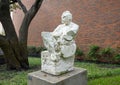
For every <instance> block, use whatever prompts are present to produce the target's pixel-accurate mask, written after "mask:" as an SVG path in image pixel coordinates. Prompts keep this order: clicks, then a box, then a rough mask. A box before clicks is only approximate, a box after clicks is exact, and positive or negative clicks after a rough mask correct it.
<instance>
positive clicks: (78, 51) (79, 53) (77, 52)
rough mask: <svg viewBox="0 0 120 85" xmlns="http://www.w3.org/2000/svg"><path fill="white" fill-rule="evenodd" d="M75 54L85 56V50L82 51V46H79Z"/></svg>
mask: <svg viewBox="0 0 120 85" xmlns="http://www.w3.org/2000/svg"><path fill="white" fill-rule="evenodd" d="M75 55H76V56H83V55H84V53H83V51H82V50H81V49H80V48H77V49H76V53H75Z"/></svg>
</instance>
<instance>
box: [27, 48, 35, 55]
mask: <svg viewBox="0 0 120 85" xmlns="http://www.w3.org/2000/svg"><path fill="white" fill-rule="evenodd" d="M27 50H28V55H34V54H35V53H36V47H35V46H28V48H27Z"/></svg>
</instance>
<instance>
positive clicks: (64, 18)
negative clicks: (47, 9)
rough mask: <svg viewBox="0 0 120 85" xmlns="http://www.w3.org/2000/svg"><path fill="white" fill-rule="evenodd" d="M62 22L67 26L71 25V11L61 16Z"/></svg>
mask: <svg viewBox="0 0 120 85" xmlns="http://www.w3.org/2000/svg"><path fill="white" fill-rule="evenodd" d="M61 21H62V23H63V24H65V25H69V24H70V22H71V21H72V14H71V13H70V11H65V12H63V14H62V16H61Z"/></svg>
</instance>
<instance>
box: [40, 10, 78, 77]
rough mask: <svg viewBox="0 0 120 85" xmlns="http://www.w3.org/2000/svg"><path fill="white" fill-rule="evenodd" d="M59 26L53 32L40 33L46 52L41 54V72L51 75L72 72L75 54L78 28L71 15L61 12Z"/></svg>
mask: <svg viewBox="0 0 120 85" xmlns="http://www.w3.org/2000/svg"><path fill="white" fill-rule="evenodd" d="M61 20H62V24H60V25H59V26H58V27H57V28H56V29H55V30H54V31H53V32H42V33H41V36H42V38H43V43H44V46H45V47H46V48H47V50H46V51H43V52H41V62H42V65H41V70H42V71H44V72H47V73H50V74H53V75H60V74H62V73H65V72H68V71H72V70H73V69H74V68H73V67H74V66H73V65H74V58H75V52H76V44H75V41H74V38H75V35H76V33H77V31H78V29H79V26H78V25H77V24H75V23H73V22H72V14H71V13H70V12H69V11H65V12H63V14H62V16H61Z"/></svg>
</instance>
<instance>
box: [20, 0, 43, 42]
mask: <svg viewBox="0 0 120 85" xmlns="http://www.w3.org/2000/svg"><path fill="white" fill-rule="evenodd" d="M42 2H43V0H36V1H35V3H34V4H33V5H32V6H31V8H30V9H29V11H28V12H27V13H26V14H25V17H24V19H23V22H22V25H21V27H20V30H19V40H20V41H21V42H23V43H25V44H27V37H28V28H29V25H30V23H31V21H32V19H33V18H34V16H35V15H36V13H37V12H38V10H39V8H40V6H41V5H42Z"/></svg>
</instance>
